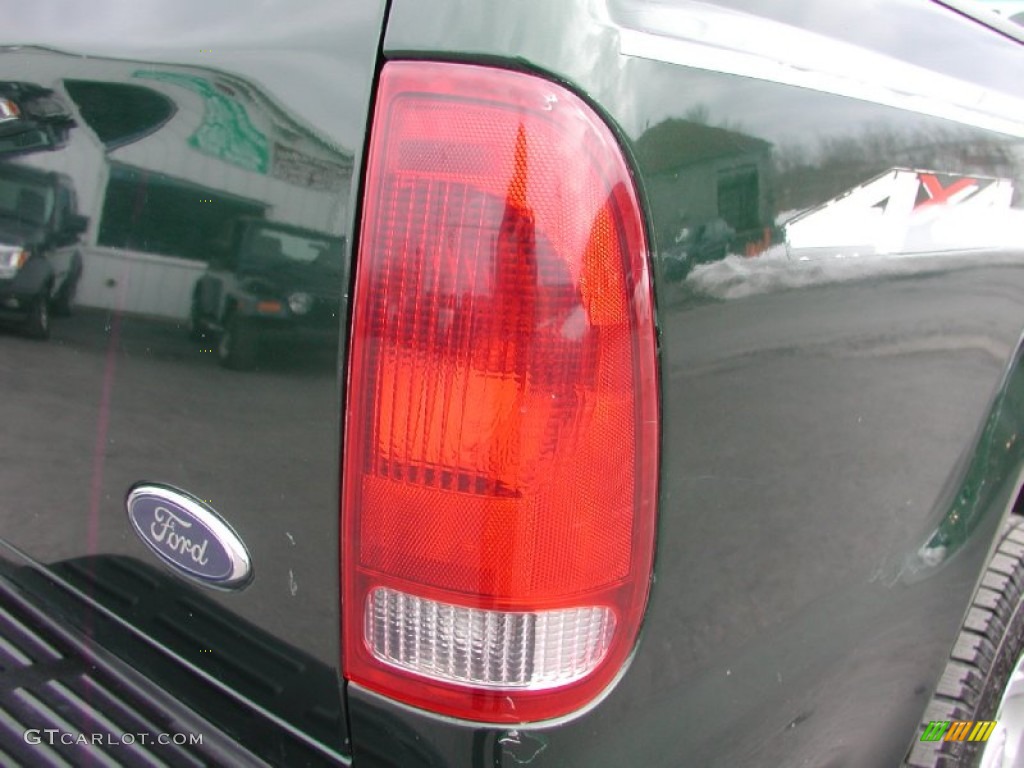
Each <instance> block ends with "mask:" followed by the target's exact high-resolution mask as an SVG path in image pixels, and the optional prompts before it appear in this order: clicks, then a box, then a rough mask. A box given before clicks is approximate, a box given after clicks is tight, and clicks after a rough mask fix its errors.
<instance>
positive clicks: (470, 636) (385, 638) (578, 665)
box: [365, 588, 615, 690]
mask: <svg viewBox="0 0 1024 768" xmlns="http://www.w3.org/2000/svg"><path fill="white" fill-rule="evenodd" d="M614 629H615V614H614V613H612V611H611V609H609V608H607V607H596V606H590V607H583V608H564V609H560V610H553V611H535V612H532V613H514V612H507V611H485V610H479V609H476V608H465V607H462V606H458V605H451V604H449V603H439V602H436V601H434V600H425V599H423V598H420V597H415V596H413V595H407V594H404V593H402V592H398V591H396V590H393V589H384V588H381V589H375V590H374V591H373V592H372V593H371V594H370V595H369V597H368V598H367V602H366V626H365V632H366V644H367V646H369V649H370V652H371V653H373V655H374V656H376V657H377V659H379V660H380V661H382V662H384V663H385V664H390V665H392V666H395V667H399V668H401V669H405V670H408V671H410V672H415V673H417V674H420V675H424V676H426V677H430V678H433V679H434V680H442V681H444V682H448V683H456V684H462V685H470V686H474V687H486V688H501V689H519V690H542V689H545V688H552V687H555V686H560V685H566V684H568V683H572V682H574V681H576V680H579V679H581V678H583V677H586V675H587V674H589V673H590V671H591V670H593V669H594V668H595V667H596V666H597V665H598V664H600V663H601V660H602V659H603V658H604V656H605V654H606V653H607V651H608V647H609V645H610V644H611V640H612V635H613V632H614Z"/></svg>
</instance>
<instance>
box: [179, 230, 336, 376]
mask: <svg viewBox="0 0 1024 768" xmlns="http://www.w3.org/2000/svg"><path fill="white" fill-rule="evenodd" d="M342 245H343V241H342V240H341V239H340V238H336V237H329V236H327V235H323V234H320V233H317V232H313V231H311V230H305V229H299V228H297V227H289V226H285V225H282V224H274V223H270V222H267V221H264V220H262V219H254V218H240V219H238V220H236V221H234V222H232V223H231V224H230V225H229V226H228V227H227V229H226V231H225V233H224V237H222V238H221V239H220V240H219V241H217V242H216V243H215V244H214V250H213V252H212V253H211V255H210V262H209V269H208V270H207V272H206V273H205V274H204V275H203V276H202V277H200V278H199V280H198V282H197V283H196V287H195V290H194V291H193V292H192V307H191V312H190V315H189V327H190V331H191V334H192V336H193V337H194V338H196V339H200V338H203V337H204V336H206V335H207V334H208V333H212V334H214V335H215V336H216V337H217V358H218V359H219V360H220V362H221V364H222V365H224V366H225V367H228V368H236V369H245V368H251V367H252V366H253V365H254V364H255V363H256V360H257V356H258V354H259V348H260V344H261V342H262V341H263V340H264V339H267V338H270V337H274V338H286V339H287V340H289V341H312V342H315V341H321V342H330V341H332V340H333V341H335V342H336V341H337V338H338V335H337V327H338V305H339V301H340V290H339V286H340V285H341V253H342Z"/></svg>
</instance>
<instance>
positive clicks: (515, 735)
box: [498, 730, 548, 765]
mask: <svg viewBox="0 0 1024 768" xmlns="http://www.w3.org/2000/svg"><path fill="white" fill-rule="evenodd" d="M498 743H499V744H500V745H501V751H502V754H505V755H508V756H509V757H510V758H512V760H513V761H515V762H516V763H517V764H519V765H528V764H529V763H532V762H533V761H534V760H536V759H537V755H539V754H540V753H541V752H543V751H544V750H545V749H547V748H548V742H547V739H546V738H544V737H543V736H534V735H533V734H529V733H522V732H521V731H518V730H513V731H508V732H507V733H506V734H505V735H504V736H502V737H501V738H500V739H498Z"/></svg>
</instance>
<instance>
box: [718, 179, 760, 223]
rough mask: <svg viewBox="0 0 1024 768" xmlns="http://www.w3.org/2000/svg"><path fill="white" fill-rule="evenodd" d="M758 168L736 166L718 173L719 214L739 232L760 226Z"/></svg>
mask: <svg viewBox="0 0 1024 768" xmlns="http://www.w3.org/2000/svg"><path fill="white" fill-rule="evenodd" d="M758 198H759V195H758V183H757V169H756V168H754V167H746V168H735V169H730V170H728V171H720V172H719V174H718V215H719V216H720V217H722V218H723V219H724V220H725V221H726V222H727V223H728V224H729V226H730V227H732V228H733V229H735V230H736V231H737V232H741V231H743V230H747V229H756V228H757V227H759V226H760V224H761V222H760V217H759V216H758V210H759V205H758Z"/></svg>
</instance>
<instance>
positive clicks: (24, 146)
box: [0, 81, 75, 155]
mask: <svg viewBox="0 0 1024 768" xmlns="http://www.w3.org/2000/svg"><path fill="white" fill-rule="evenodd" d="M74 126H75V120H74V118H73V117H72V116H71V112H70V111H69V110H68V108H67V106H66V105H65V104H64V103H63V102H62V101H61V99H60V98H59V97H58V96H57V95H56V94H55V93H54V92H53V91H52V90H50V89H49V88H43V87H41V86H39V85H35V84H34V83H19V82H11V81H5V82H0V155H13V154H21V153H24V152H37V151H39V150H44V149H47V150H54V149H60V148H61V147H63V146H65V145H66V144H67V141H68V134H69V133H70V131H71V129H72V128H73V127H74Z"/></svg>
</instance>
